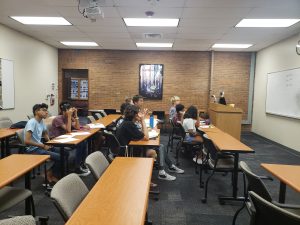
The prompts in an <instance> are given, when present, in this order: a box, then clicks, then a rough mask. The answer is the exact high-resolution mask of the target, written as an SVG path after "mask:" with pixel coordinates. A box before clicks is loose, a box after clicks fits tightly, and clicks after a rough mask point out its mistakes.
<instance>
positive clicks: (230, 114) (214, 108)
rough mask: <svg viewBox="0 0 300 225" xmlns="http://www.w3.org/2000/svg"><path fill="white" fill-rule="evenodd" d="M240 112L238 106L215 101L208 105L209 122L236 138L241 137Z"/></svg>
mask: <svg viewBox="0 0 300 225" xmlns="http://www.w3.org/2000/svg"><path fill="white" fill-rule="evenodd" d="M242 112H243V110H242V109H240V108H234V107H231V106H227V105H221V104H217V103H210V105H209V116H210V120H211V123H212V124H213V125H215V126H216V127H218V128H219V129H221V130H222V131H224V132H226V133H228V134H230V135H231V136H233V137H235V138H236V139H238V140H240V138H241V127H242V124H241V123H242Z"/></svg>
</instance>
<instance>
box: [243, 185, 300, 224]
mask: <svg viewBox="0 0 300 225" xmlns="http://www.w3.org/2000/svg"><path fill="white" fill-rule="evenodd" d="M249 197H250V201H251V202H252V204H251V206H254V207H252V208H250V209H249V210H250V212H251V220H250V225H267V224H272V225H283V224H285V225H299V224H300V213H299V212H298V214H295V213H293V212H290V211H288V210H286V209H283V208H281V207H278V206H277V205H275V204H273V203H272V202H270V201H268V200H266V199H264V198H262V197H261V196H259V195H258V194H257V193H255V192H254V191H249ZM253 208H254V209H253Z"/></svg>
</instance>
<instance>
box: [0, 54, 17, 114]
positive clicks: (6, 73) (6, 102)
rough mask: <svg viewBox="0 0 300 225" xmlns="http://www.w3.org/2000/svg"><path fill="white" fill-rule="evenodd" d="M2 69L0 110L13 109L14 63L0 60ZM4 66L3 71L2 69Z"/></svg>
mask: <svg viewBox="0 0 300 225" xmlns="http://www.w3.org/2000/svg"><path fill="white" fill-rule="evenodd" d="M0 63H1V67H2V69H1V70H2V76H1V82H2V101H3V102H2V104H3V105H1V106H0V108H1V110H5V109H14V108H15V79H14V61H13V60H9V59H4V58H0ZM3 65H4V69H3Z"/></svg>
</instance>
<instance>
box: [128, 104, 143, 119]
mask: <svg viewBox="0 0 300 225" xmlns="http://www.w3.org/2000/svg"><path fill="white" fill-rule="evenodd" d="M139 111H140V109H139V107H137V106H135V105H128V106H127V107H126V109H125V111H124V118H125V119H126V120H129V121H132V120H133V119H134V118H135V117H136V116H137V115H138V113H139Z"/></svg>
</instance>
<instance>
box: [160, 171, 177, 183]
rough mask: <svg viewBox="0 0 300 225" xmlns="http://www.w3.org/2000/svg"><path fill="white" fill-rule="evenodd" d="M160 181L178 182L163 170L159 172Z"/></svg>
mask: <svg viewBox="0 0 300 225" xmlns="http://www.w3.org/2000/svg"><path fill="white" fill-rule="evenodd" d="M158 179H160V180H169V181H172V180H176V177H174V176H171V175H170V174H167V173H166V171H164V170H163V171H162V172H159V174H158Z"/></svg>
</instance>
